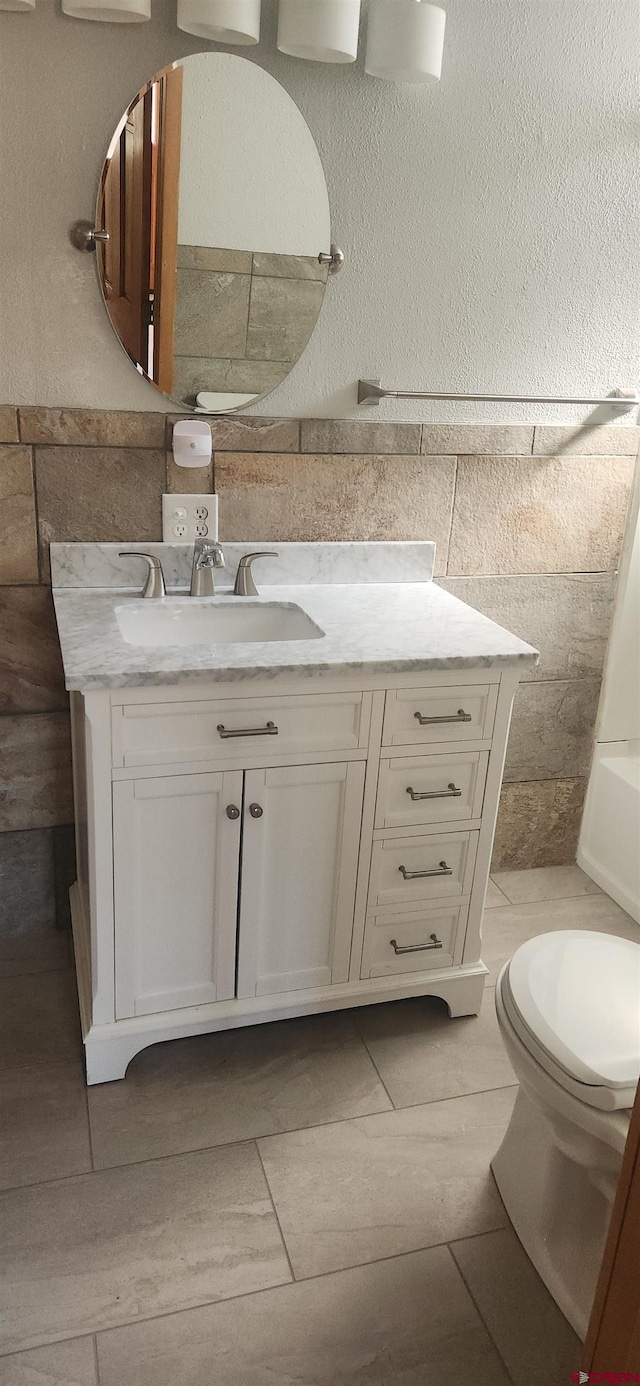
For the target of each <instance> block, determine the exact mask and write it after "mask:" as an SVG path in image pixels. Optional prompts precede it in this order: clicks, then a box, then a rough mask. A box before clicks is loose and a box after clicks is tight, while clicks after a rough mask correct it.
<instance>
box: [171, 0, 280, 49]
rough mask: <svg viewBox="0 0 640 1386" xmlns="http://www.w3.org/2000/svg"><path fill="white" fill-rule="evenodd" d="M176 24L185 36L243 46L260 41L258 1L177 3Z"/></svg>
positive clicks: (223, 0)
mask: <svg viewBox="0 0 640 1386" xmlns="http://www.w3.org/2000/svg"><path fill="white" fill-rule="evenodd" d="M177 23H178V28H179V29H182V30H183V32H184V33H186V34H196V35H197V37H198V38H204V39H210V40H211V41H212V42H213V43H228V44H231V45H233V46H239V47H245V46H247V45H248V44H252V43H257V42H258V40H259V38H260V0H178V19H177Z"/></svg>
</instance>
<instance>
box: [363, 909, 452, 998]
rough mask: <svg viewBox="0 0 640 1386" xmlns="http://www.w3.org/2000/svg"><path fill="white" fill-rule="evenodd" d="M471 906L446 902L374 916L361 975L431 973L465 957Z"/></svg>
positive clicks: (367, 930) (369, 921) (370, 920)
mask: <svg viewBox="0 0 640 1386" xmlns="http://www.w3.org/2000/svg"><path fill="white" fill-rule="evenodd" d="M467 913H468V906H467V905H449V906H447V905H444V906H440V907H439V908H435V909H433V908H431V909H424V910H419V911H416V912H414V913H412V914H405V913H401V914H396V915H389V914H383V915H370V916H369V918H368V919H367V923H366V928H365V935H364V948H363V950H362V969H361V973H360V976H361V977H362V979H363V980H365V979H366V978H367V977H387V976H389V974H391V973H394V972H428V971H431V970H436V969H440V968H442V967H454V966H456V965H457V964H458V963H459V962H460V961H461V960H462V949H463V945H464V931H465V928H466V922H467Z"/></svg>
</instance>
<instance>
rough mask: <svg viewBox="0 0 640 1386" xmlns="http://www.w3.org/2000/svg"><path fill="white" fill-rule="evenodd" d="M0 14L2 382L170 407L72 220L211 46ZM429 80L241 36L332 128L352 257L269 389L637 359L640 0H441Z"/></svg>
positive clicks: (535, 413)
mask: <svg viewBox="0 0 640 1386" xmlns="http://www.w3.org/2000/svg"><path fill="white" fill-rule="evenodd" d="M153 7H154V18H153V20H152V21H151V23H149V24H142V25H139V26H130V27H126V28H125V27H120V26H118V25H115V24H95V23H93V24H92V23H87V22H84V21H78V20H71V19H66V18H65V17H64V16H63V15H62V14H60V13H58V12H56V11H57V6H56V0H38V5H37V10H36V12H35V14H27V15H23V14H14V13H8V12H4V13H0V174H1V187H2V195H3V209H2V218H1V224H0V238H1V240H0V333H1V339H0V399H1V400H7V401H12V402H17V403H25V402H26V403H29V402H38V403H42V404H51V405H54V404H67V405H94V406H98V407H105V408H132V409H146V408H154V407H156V408H157V407H158V399H159V397H158V396H157V394H156V392H155V391H154V390H153V389H152V387H150V386H148V385H146V384H145V382H144V381H142V380H141V379H140V378H139V377H138V376H136V374H135V372H134V370H133V368H132V367H131V365H130V364H129V362H128V361H127V359H126V357H125V356H124V355H123V354H122V353H121V350H120V347H119V346H118V344H117V342H116V340H115V338H114V336H113V334H112V332H111V328H110V327H109V324H108V322H107V319H106V315H105V313H104V310H103V307H102V304H101V301H100V295H99V292H98V288H97V285H96V282H95V277H94V270H93V265H92V263H91V262H90V260H89V257H88V256H87V257H83V256H81V255H80V254H78V253H77V252H76V251H74V250H72V249H71V247H70V246H69V244H68V241H67V228H68V225H69V223H70V222H71V221H72V220H73V219H74V218H75V217H78V216H83V215H84V216H87V215H89V216H90V215H91V214H92V211H93V206H94V199H95V190H96V185H97V179H98V175H99V171H100V167H101V164H102V160H103V157H104V153H105V150H106V147H107V144H108V142H109V139H110V137H111V134H112V132H113V130H114V129H115V126H116V123H117V121H118V119H119V117H120V115H121V114H122V111H123V109H124V108H125V106H126V104H127V102H128V101H130V100H131V99H132V96H133V95H134V93H135V92H136V91H137V90H138V88H139V87H140V86H141V85H142V83H143V82H144V81H145V80H146V79H147V78H149V77H150V76H151V75H152V74H153V73H154V72H155V71H157V70H158V69H159V68H160V67H162V66H163V65H164V64H166V63H167V62H168V61H171V60H172V59H175V58H177V57H180V56H183V55H184V54H186V53H187V52H195V51H199V50H202V49H203V48H205V47H206V46H207V45H206V44H204V43H203V42H202V41H201V40H198V39H195V38H194V39H190V37H189V36H188V35H186V34H181V33H180V32H179V31H178V30H177V28H176V27H175V19H174V0H153ZM447 10H448V26H447V40H446V53H445V64H444V71H443V80H442V82H441V83H440V84H439V85H436V86H433V87H430V88H426V89H425V88H419V87H400V86H394V85H388V84H386V83H383V82H378V81H375V80H373V79H371V78H365V77H364V75H363V72H362V59H360V60H359V63H358V65H357V67H356V68H352V67H328V66H324V65H323V64H314V63H305V62H301V61H298V60H296V59H293V58H287V57H285V56H284V55H282V54H279V53H278V52H277V50H276V49H275V41H274V35H275V3H274V0H263V12H264V20H263V42H262V43H261V44H260V47H259V48H258V49H257V50H250V49H249V50H245V54H246V55H250V56H251V57H252V59H253V60H255V61H257V62H258V63H259V64H261V65H262V66H263V67H265V68H267V69H268V70H269V71H270V72H272V73H273V74H274V75H275V76H276V77H278V78H279V80H280V81H282V83H283V84H284V86H285V87H286V88H287V89H288V90H289V91H290V93H291V95H292V96H293V98H294V100H295V101H296V102H297V104H298V105H299V107H300V108H301V110H302V111H303V114H304V115H305V116H306V118H307V120H308V123H309V126H310V128H311V130H312V132H313V134H314V137H315V140H316V143H317V145H318V148H319V150H320V155H321V157H322V160H323V163H324V167H325V171H326V175H327V181H328V185H329V197H330V203H331V210H332V231H333V235H334V238H335V239H336V240H337V241H338V243H339V244H340V245H341V246H342V248H343V250H344V251H345V253H346V256H347V265H346V268H345V269H344V270H343V272H342V274H341V275H340V276H338V277H337V278H336V279H335V280H333V281H331V282H330V284H329V289H328V292H327V295H326V298H325V306H324V309H323V312H322V315H321V319H320V322H319V325H318V327H317V329H316V331H315V333H314V335H313V337H312V340H311V342H310V344H309V346H308V348H307V350H306V352H305V353H304V355H303V357H302V358H301V360H300V361H299V363H298V365H297V366H296V368H295V369H294V371H293V372H292V373H291V375H290V376H289V377H288V379H287V381H286V382H285V383H284V384H283V385H282V386H281V387H280V388H279V389H278V391H277V392H274V394H273V395H271V396H270V397H269V398H268V399H267V400H265V401H264V402H263V403H262V405H261V406H259V408H258V410H257V411H256V412H260V413H280V414H282V413H285V414H286V413H299V414H306V415H313V414H324V415H335V416H338V415H341V414H347V413H351V412H354V410H355V383H354V382H355V381H356V379H357V377H358V376H359V375H364V376H366V375H379V376H381V377H382V378H383V379H384V380H385V381H386V382H387V383H389V384H394V383H395V384H397V385H400V386H407V387H411V386H413V387H414V388H421V387H422V388H429V387H432V388H434V389H436V388H443V389H454V390H455V389H458V390H464V389H471V390H473V389H476V390H481V389H483V388H487V389H495V390H497V391H500V392H517V391H518V390H521V389H524V390H526V391H527V392H547V393H556V392H558V393H565V394H568V393H572V392H574V391H576V392H578V393H582V392H583V391H584V392H585V393H591V392H593V393H596V394H599V393H600V392H601V391H604V392H606V391H607V390H608V389H609V388H610V387H613V386H616V385H621V386H624V387H627V386H628V387H633V386H634V385H636V383H637V381H638V375H639V371H638V364H639V356H640V314H639V312H638V307H639V302H638V300H639V293H638V282H639V271H638V266H639V265H640V217H639V215H638V212H639V210H640V209H639V200H640V178H639V176H638V174H639V167H638V145H637V131H638V122H637V99H638V94H637V69H638V56H639V42H638V40H639V14H638V5H637V0H536V3H524V0H447ZM380 412H381V414H384V416H385V417H389V418H425V419H442V420H445V419H456V420H465V419H472V418H483V417H484V418H504V419H507V418H512V419H517V418H522V417H527V418H530V419H533V418H536V417H537V418H548V419H552V420H557V421H558V422H561V421H570V420H571V419H574V418H576V419H577V418H585V417H586V416H587V415H588V410H586V409H579V408H578V409H575V410H567V409H565V410H558V409H556V410H553V409H550V408H548V407H540V408H536V409H534V408H533V407H531V406H529V407H527V406H522V407H520V406H497V405H484V406H475V407H473V406H464V405H455V404H438V405H430V406H422V407H421V406H417V405H411V404H407V403H403V402H398V403H391V402H390V403H388V404H386V405H384V406H383V409H382V410H381V411H380Z"/></svg>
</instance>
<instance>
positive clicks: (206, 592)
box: [191, 539, 226, 597]
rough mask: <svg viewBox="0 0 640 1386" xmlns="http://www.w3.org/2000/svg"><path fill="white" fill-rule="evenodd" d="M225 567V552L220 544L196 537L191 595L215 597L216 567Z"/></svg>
mask: <svg viewBox="0 0 640 1386" xmlns="http://www.w3.org/2000/svg"><path fill="white" fill-rule="evenodd" d="M225 567H226V563H225V561H224V553H223V552H222V549H221V548H220V545H219V544H204V543H203V542H202V540H201V539H196V542H195V544H194V546H193V564H192V567H191V596H192V597H213V595H214V593H215V583H214V577H213V574H214V569H215V568H225Z"/></svg>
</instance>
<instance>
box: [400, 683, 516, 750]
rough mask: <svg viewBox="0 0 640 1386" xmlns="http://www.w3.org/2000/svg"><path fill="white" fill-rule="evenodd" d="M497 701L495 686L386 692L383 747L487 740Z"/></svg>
mask: <svg viewBox="0 0 640 1386" xmlns="http://www.w3.org/2000/svg"><path fill="white" fill-rule="evenodd" d="M497 701H498V685H497V684H474V685H472V684H466V685H461V686H460V687H458V688H456V687H455V686H453V685H452V686H451V687H448V688H436V687H431V688H398V689H395V690H393V691H389V692H388V693H387V697H386V703H385V715H384V730H383V734H382V741H383V745H385V746H420V745H422V744H423V743H424V744H425V745H433V744H434V743H436V742H438V741H440V742H442V741H447V742H455V741H485V740H488V738H489V737H490V736H491V734H492V732H493V722H494V718H495V714H496V703H497Z"/></svg>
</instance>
